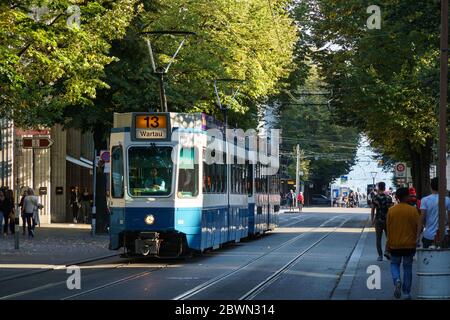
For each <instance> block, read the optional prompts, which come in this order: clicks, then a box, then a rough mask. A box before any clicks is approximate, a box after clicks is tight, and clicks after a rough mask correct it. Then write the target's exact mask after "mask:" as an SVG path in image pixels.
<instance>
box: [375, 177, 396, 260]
mask: <svg viewBox="0 0 450 320" xmlns="http://www.w3.org/2000/svg"><path fill="white" fill-rule="evenodd" d="M385 191H386V184H385V183H384V182H379V183H378V194H376V195H375V196H374V197H373V198H372V209H371V212H370V217H371V220H372V227H375V232H376V246H377V252H378V261H383V250H382V248H381V241H382V238H383V231H384V233H385V235H386V238H387V237H388V234H387V229H386V218H387V213H388V210H389V208H390V207H391V206H392V205H393V201H392V198H391V196H389V195H387V194H386V193H385ZM384 256H385V257H386V258H387V259H388V260H389V259H390V255H389V249H388V248H387V246H386V247H385V253H384Z"/></svg>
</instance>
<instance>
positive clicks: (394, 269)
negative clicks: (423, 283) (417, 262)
mask: <svg viewBox="0 0 450 320" xmlns="http://www.w3.org/2000/svg"><path fill="white" fill-rule="evenodd" d="M413 257H414V255H410V256H391V275H392V280H394V285H395V283H396V282H397V280H401V278H400V264H401V263H402V259H403V281H402V291H403V293H404V294H409V293H411V282H412V264H413Z"/></svg>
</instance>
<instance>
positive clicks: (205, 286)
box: [172, 215, 351, 300]
mask: <svg viewBox="0 0 450 320" xmlns="http://www.w3.org/2000/svg"><path fill="white" fill-rule="evenodd" d="M338 217H342V216H339V215H337V216H334V217H332V218H330V219H328V220H326V221H325V222H323V223H322V224H320V225H319V226H317V227H311V228H308V229H307V230H305V232H303V233H301V234H299V235H298V236H296V237H294V238H292V239H289V240H287V241H285V242H283V243H282V244H280V245H278V246H276V247H274V248H272V249H271V250H269V251H267V252H265V253H263V254H262V255H259V256H258V257H257V258H255V259H252V260H251V261H249V262H247V263H245V264H243V265H241V266H239V267H238V268H237V269H235V270H233V271H230V272H228V273H226V274H223V275H220V276H217V277H215V278H213V279H211V280H209V281H206V282H204V283H202V284H200V285H198V286H196V287H195V288H193V289H191V290H188V291H186V292H184V293H182V294H180V295H178V296H176V297H175V298H173V299H172V300H187V299H189V298H192V297H194V296H195V295H197V294H199V293H201V292H203V291H205V290H206V289H208V288H210V287H212V286H214V285H216V284H218V283H221V282H222V281H224V280H226V279H228V278H230V277H231V276H233V275H235V274H237V273H239V272H240V271H242V270H244V269H246V268H248V267H250V266H252V265H254V264H255V263H256V262H259V261H260V260H261V259H263V258H265V257H267V256H268V255H269V254H271V253H273V252H275V251H277V250H279V249H281V248H283V247H285V246H287V245H289V244H292V243H294V242H295V241H297V240H299V239H301V238H303V237H305V236H306V235H307V234H308V232H314V231H315V230H318V229H320V228H322V227H324V226H325V225H326V224H328V223H329V222H331V221H333V220H335V219H336V218H338ZM350 218H351V217H350ZM350 218H348V219H346V220H345V221H344V222H343V223H342V224H341V225H343V224H344V223H346V222H347V221H348V220H350ZM305 220H307V219H305ZM298 222H301V221H296V223H298ZM341 225H340V226H341ZM340 226H337V227H335V229H334V230H336V229H337V228H339V227H340ZM329 234H331V232H330V233H327V236H328V235H329ZM322 240H323V239H322Z"/></svg>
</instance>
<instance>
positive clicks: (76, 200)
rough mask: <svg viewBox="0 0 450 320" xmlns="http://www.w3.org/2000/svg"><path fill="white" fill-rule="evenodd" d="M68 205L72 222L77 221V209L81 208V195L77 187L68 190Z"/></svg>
mask: <svg viewBox="0 0 450 320" xmlns="http://www.w3.org/2000/svg"><path fill="white" fill-rule="evenodd" d="M70 207H71V208H72V216H73V223H77V222H78V210H79V209H80V208H81V197H80V192H79V190H78V187H72V188H71V192H70Z"/></svg>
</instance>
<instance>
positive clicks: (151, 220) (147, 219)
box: [145, 214, 155, 224]
mask: <svg viewBox="0 0 450 320" xmlns="http://www.w3.org/2000/svg"><path fill="white" fill-rule="evenodd" d="M154 222H155V217H154V216H153V215H152V214H149V215H148V216H146V217H145V223H146V224H153V223H154Z"/></svg>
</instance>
